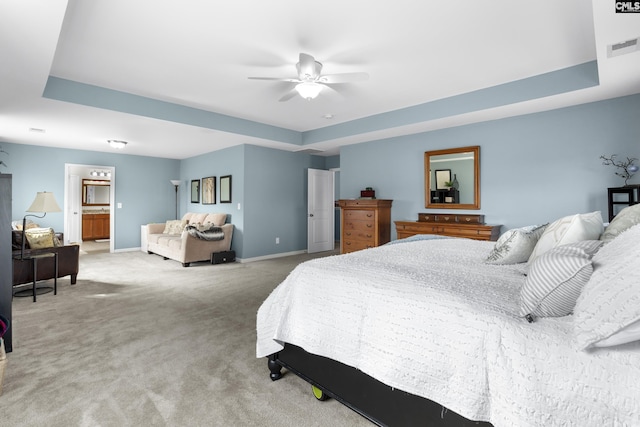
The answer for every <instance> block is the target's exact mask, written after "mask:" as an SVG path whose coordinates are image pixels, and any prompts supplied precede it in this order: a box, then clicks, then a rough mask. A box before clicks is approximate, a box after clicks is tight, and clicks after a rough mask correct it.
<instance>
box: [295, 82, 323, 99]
mask: <svg viewBox="0 0 640 427" xmlns="http://www.w3.org/2000/svg"><path fill="white" fill-rule="evenodd" d="M296 91H297V92H298V93H299V94H300V96H301V97H303V98H304V99H309V100H310V99H314V98H316V97H317V96H318V95H319V94H320V92H321V91H322V85H321V84H318V83H314V82H303V83H299V84H297V85H296Z"/></svg>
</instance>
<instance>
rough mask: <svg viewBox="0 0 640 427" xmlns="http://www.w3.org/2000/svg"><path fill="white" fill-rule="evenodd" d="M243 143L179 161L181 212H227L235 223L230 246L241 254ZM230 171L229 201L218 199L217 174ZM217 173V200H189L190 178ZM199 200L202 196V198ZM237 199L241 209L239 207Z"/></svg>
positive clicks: (243, 190) (217, 183)
mask: <svg viewBox="0 0 640 427" xmlns="http://www.w3.org/2000/svg"><path fill="white" fill-rule="evenodd" d="M244 156H245V146H244V145H240V146H236V147H231V148H226V149H223V150H219V151H214V152H211V153H208V154H203V155H201V156H196V157H191V158H189V159H185V160H182V162H181V165H180V179H181V180H182V186H181V188H180V191H181V194H182V195H183V197H182V198H181V199H180V216H182V215H184V214H185V213H186V212H209V213H213V212H219V213H226V214H228V215H227V222H230V223H232V224H233V226H234V230H233V238H232V239H231V249H233V250H234V251H236V256H237V257H239V258H241V257H242V253H243V252H244V243H243V241H244V228H245V220H244V201H245V177H244V175H245V161H244ZM226 175H231V203H220V177H221V176H226ZM209 176H215V177H216V187H217V188H216V204H214V205H203V204H202V203H191V180H193V179H202V178H205V177H209ZM201 201H202V200H201ZM238 203H240V210H238Z"/></svg>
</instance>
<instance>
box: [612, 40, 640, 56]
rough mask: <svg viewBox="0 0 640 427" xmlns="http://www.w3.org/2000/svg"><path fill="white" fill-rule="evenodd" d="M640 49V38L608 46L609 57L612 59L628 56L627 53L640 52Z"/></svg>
mask: <svg viewBox="0 0 640 427" xmlns="http://www.w3.org/2000/svg"><path fill="white" fill-rule="evenodd" d="M639 47H640V37H638V38H635V39H631V40H627V41H624V42H620V43H614V44H610V45H609V46H607V56H608V57H609V58H611V57H613V56H620V55H626V54H627V53H631V52H635V51H637V50H639V49H638V48H639Z"/></svg>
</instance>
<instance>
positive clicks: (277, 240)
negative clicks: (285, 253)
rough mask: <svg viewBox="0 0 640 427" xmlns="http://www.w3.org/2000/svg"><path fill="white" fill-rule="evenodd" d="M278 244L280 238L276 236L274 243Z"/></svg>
mask: <svg viewBox="0 0 640 427" xmlns="http://www.w3.org/2000/svg"><path fill="white" fill-rule="evenodd" d="M279 244H280V238H279V237H276V245H279Z"/></svg>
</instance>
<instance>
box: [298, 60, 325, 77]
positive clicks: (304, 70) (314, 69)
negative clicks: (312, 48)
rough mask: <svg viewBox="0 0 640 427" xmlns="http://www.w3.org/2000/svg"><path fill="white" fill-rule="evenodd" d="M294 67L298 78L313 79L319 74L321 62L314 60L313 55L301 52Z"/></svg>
mask: <svg viewBox="0 0 640 427" xmlns="http://www.w3.org/2000/svg"><path fill="white" fill-rule="evenodd" d="M296 68H297V69H298V78H299V79H300V80H306V81H308V80H315V79H316V77H318V76H319V75H320V71H322V64H321V63H319V62H318V61H316V60H315V58H314V57H313V56H311V55H309V54H307V53H301V54H300V59H299V61H298V63H297V64H296Z"/></svg>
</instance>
